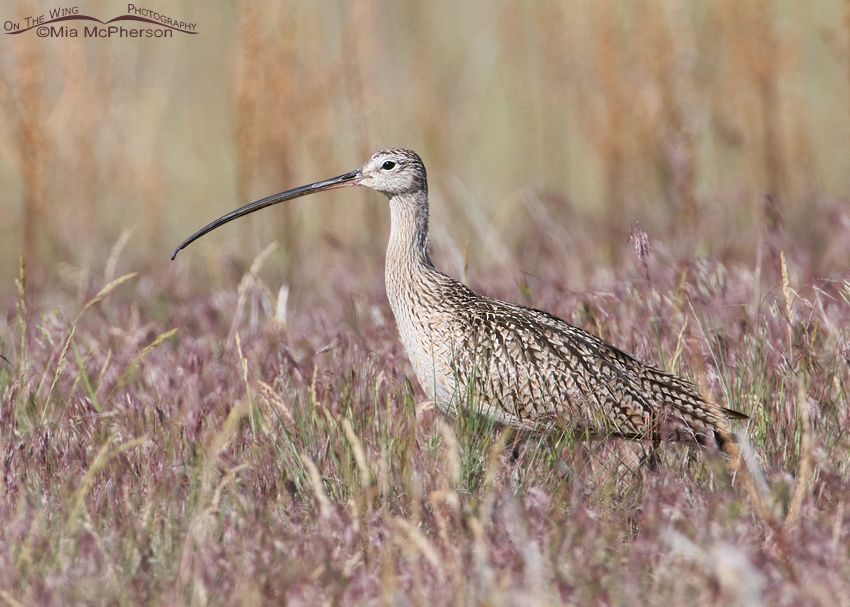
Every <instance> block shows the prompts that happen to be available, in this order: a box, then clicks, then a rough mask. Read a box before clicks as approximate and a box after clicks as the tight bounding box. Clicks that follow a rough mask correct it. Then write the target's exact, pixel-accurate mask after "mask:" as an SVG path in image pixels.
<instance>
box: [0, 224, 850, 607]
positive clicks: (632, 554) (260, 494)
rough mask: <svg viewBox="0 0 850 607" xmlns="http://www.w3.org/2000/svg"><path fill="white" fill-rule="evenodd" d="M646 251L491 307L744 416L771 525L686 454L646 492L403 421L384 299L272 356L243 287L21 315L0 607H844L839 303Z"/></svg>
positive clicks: (624, 452) (631, 474) (664, 456)
mask: <svg viewBox="0 0 850 607" xmlns="http://www.w3.org/2000/svg"><path fill="white" fill-rule="evenodd" d="M587 221H590V222H592V221H593V220H592V219H588V220H587ZM824 229H825V230H827V229H829V228H827V227H824ZM832 229H833V233H835V231H836V230H840V229H842V228H841V227H840V226H839V227H834V228H832ZM579 232H582V230H579ZM647 238H648V237H647ZM543 240H544V242H543V243H542V244H540V249H539V250H538V254H537V257H536V259H535V260H534V263H535V264H539V266H540V267H546V265H547V263H548V264H551V263H552V260H548V261H547V255H552V254H553V251H551V250H548V247H547V244H546V242H545V239H543ZM553 242H554V241H553ZM651 245H652V247H651V248H650V249H644V250H642V251H638V252H639V253H640V255H635V254H629V253H626V255H625V257H624V259H623V261H622V263H621V276H620V280H618V281H617V283H616V284H613V285H610V289H611V290H610V291H607V292H606V291H603V290H596V291H593V292H589V293H585V294H577V293H574V294H569V295H567V296H564V294H563V293H562V292H560V290H559V289H558V288H557V286H556V285H552V284H550V283H547V282H546V281H542V280H536V279H531V280H529V279H528V278H526V277H522V278H520V279H519V280H518V281H517V282H516V283H514V284H513V285H512V284H511V282H512V278H511V276H514V277H516V276H520V277H521V276H522V275H521V274H519V273H517V268H515V267H514V268H506V269H505V270H506V271H504V272H501V273H500V275H501V276H502V277H504V278H503V279H502V280H496V281H495V282H494V283H493V284H490V285H488V287H489V289H490V291H491V292H495V294H497V295H502V296H506V297H509V296H510V294H511V291H513V292H514V294H515V295H514V296H515V297H520V296H523V297H526V298H527V299H529V303H532V304H533V305H541V306H544V307H546V306H548V305H550V304H551V303H552V302H556V303H555V304H554V305H553V306H552V309H553V311H556V312H558V313H560V314H561V315H562V316H565V317H568V318H570V319H572V320H573V321H574V322H578V323H580V324H583V325H584V326H586V327H588V328H589V329H591V330H598V329H601V333H603V334H605V335H606V336H608V337H609V338H612V339H614V341H616V342H617V343H618V344H619V345H621V346H622V347H624V348H627V349H632V350H634V351H637V352H639V353H640V354H641V356H643V357H644V358H647V359H657V357H656V355H655V354H654V353H655V352H666V353H668V354H667V356H666V357H665V358H666V360H667V361H668V364H670V363H673V360H675V365H674V366H675V368H673V369H672V370H674V371H677V372H680V373H684V374H686V375H688V376H690V377H692V378H693V379H695V381H697V382H698V383H699V385H700V386H701V389H703V390H704V391H706V392H711V393H713V394H715V395H716V396H718V397H719V398H721V400H722V401H723V402H724V403H725V404H726V405H727V406H730V407H732V408H736V409H739V410H741V411H744V412H747V413H748V414H750V415H751V419H750V421H749V422H747V423H744V424H742V425H741V426H740V427H739V430H740V432H741V433H742V435H743V436H745V437H746V438H747V442H746V445H748V447H749V448H750V449H751V450H752V452H753V457H752V458H751V461H750V469H751V470H752V472H753V475H754V478H755V480H756V483H755V487H756V489H755V491H756V494H757V495H759V499H762V500H763V501H764V504H765V509H764V511H760V510H759V509H758V508H757V507H756V506H755V505H754V503H753V494H749V493H748V492H747V491H745V487H744V483H743V482H742V478H743V477H739V478H733V477H732V476H731V475H730V473H729V470H728V468H727V463H726V460H724V459H723V458H722V457H718V456H716V455H714V456H712V455H711V454H710V453H706V452H702V451H700V450H698V449H693V448H688V447H684V446H681V445H672V444H671V445H663V446H662V449H661V451H660V465H659V466H657V467H656V468H651V467H649V466H647V465H646V464H641V459H642V458H643V457H644V456H645V452H646V449H647V447H648V446H646V445H641V444H638V443H629V442H625V441H596V442H586V441H583V440H579V439H577V438H576V437H571V436H560V437H559V436H551V437H532V438H530V439H528V440H526V441H524V442H519V443H515V442H514V441H513V437H512V436H511V435H509V434H506V433H503V432H501V431H500V429H499V428H497V427H495V426H494V424H493V423H492V422H490V421H488V420H487V419H486V418H483V417H481V416H480V415H477V414H476V413H475V412H474V411H473V410H469V409H468V408H464V407H462V408H461V411H460V413H459V415H458V417H456V418H446V417H443V416H442V415H441V414H439V413H437V412H435V411H434V410H433V409H432V408H431V407H429V406H423V403H422V399H423V395H422V392H421V390H420V388H418V387H417V386H416V384H415V380H414V379H413V377H412V374H411V371H410V368H409V366H408V363H407V362H406V361H405V359H404V355H403V352H402V349H401V347H400V345H399V343H398V341H397V338H396V335H395V329H394V325H393V323H392V322H391V318H390V313H389V310H388V306H387V304H386V302H385V300H384V297H383V295H382V293H381V286H380V283H379V282H378V284H374V285H372V284H367V285H365V286H364V289H363V291H362V292H354V293H352V294H351V296H350V298H349V299H348V300H347V301H346V300H345V299H343V298H338V299H336V300H334V299H331V298H329V299H328V300H327V302H326V303H325V304H323V305H322V306H321V307H314V306H309V307H307V308H304V309H297V310H290V311H289V313H288V314H287V318H286V320H288V323H287V325H286V326H284V325H281V324H280V322H277V321H275V318H274V315H275V314H276V311H275V306H274V305H271V304H272V302H270V301H268V299H269V296H270V292H271V291H270V289H268V288H267V287H265V285H264V284H263V281H262V279H261V278H259V277H258V273H259V267H258V265H259V264H257V265H255V267H254V268H253V272H252V273H249V274H247V275H246V278H245V280H244V281H243V283H242V284H243V286H242V287H241V288H240V289H238V293H237V290H236V284H235V283H234V284H233V285H232V286H231V288H230V289H223V290H220V289H213V290H208V289H207V288H205V287H204V286H203V285H201V284H196V283H195V282H194V281H193V280H192V279H189V284H180V285H178V284H176V283H177V281H178V280H179V281H182V280H184V277H185V274H184V273H183V272H182V271H178V272H176V273H174V274H160V275H159V276H136V275H132V274H128V275H123V276H121V277H119V278H117V279H112V280H111V281H109V282H106V280H105V278H103V279H102V284H103V286H101V287H100V288H97V286H95V287H94V288H92V289H91V291H89V290H88V289H84V290H83V291H82V293H83V297H82V298H79V297H78V296H77V294H78V293H79V290H78V289H65V290H63V289H58V290H57V289H48V290H44V291H40V292H33V291H31V290H29V288H27V287H26V286H25V285H24V286H23V290H22V293H23V296H22V297H21V298H20V299H19V301H17V302H10V304H9V306H8V307H7V311H6V313H5V315H4V316H3V323H4V324H3V331H2V342H0V347H2V353H3V355H4V357H5V360H0V390H2V394H3V401H2V419H3V424H2V445H3V449H4V453H3V484H2V496H0V519H2V520H3V521H4V522H3V524H2V525H0V588H2V589H3V594H2V598H3V600H5V601H6V602H7V603H9V604H27V605H35V604H66V603H71V602H77V603H94V604H110V603H120V604H139V603H148V604H152V603H163V602H169V603H186V604H259V603H266V602H272V601H273V602H287V603H296V604H297V603H307V604H316V603H323V604H327V603H329V604H374V603H393V604H397V603H400V604H424V603H434V604H445V605H454V604H562V603H566V604H663V603H673V602H675V603H677V604H681V603H696V602H699V603H703V604H719V603H721V602H722V603H724V604H725V603H731V604H740V605H745V604H746V605H753V604H840V597H842V596H850V592H848V590H850V588H848V582H847V580H848V579H850V551H848V548H847V546H848V545H850V542H848V536H850V529H848V524H847V521H846V519H847V518H848V516H847V508H846V504H847V503H848V497H850V482H848V478H849V477H848V464H849V463H850V462H848V459H847V453H848V447H850V445H848V436H847V431H848V422H847V420H848V408H847V407H848V405H847V396H846V385H847V381H848V362H847V353H846V350H847V344H846V340H847V331H846V327H847V326H850V305H848V301H847V300H848V298H850V295H848V294H849V293H850V283H848V282H847V280H846V279H843V278H841V277H840V276H839V275H835V276H836V278H834V279H831V280H812V281H810V282H809V283H808V284H800V285H798V284H795V283H793V282H791V281H790V279H788V284H787V288H786V289H784V290H783V285H782V280H781V277H782V272H781V267H780V268H779V271H778V272H776V274H777V275H778V276H777V278H779V283H778V284H777V285H776V286H775V288H773V289H770V290H766V291H765V292H764V293H760V292H759V287H758V286H757V285H755V284H754V283H753V281H752V270H751V268H749V267H747V266H746V265H745V264H741V263H738V262H735V261H734V260H733V261H731V262H730V263H729V265H728V266H727V265H724V264H723V262H722V261H721V260H719V259H709V258H703V259H693V260H690V261H686V262H684V263H683V264H682V263H680V264H678V265H675V264H672V263H671V259H670V258H669V256H668V255H667V254H666V253H665V249H666V248H667V246H670V247H676V246H680V245H681V243H676V242H670V243H666V245H665V243H662V242H651ZM555 253H557V249H555ZM783 260H784V257H783ZM578 261H580V262H582V263H583V262H585V261H586V262H588V263H589V261H590V260H578ZM176 263H177V264H180V263H186V262H185V261H179V262H176ZM372 263H374V264H376V265H377V264H379V263H380V260H379V259H374V260H373V261H372ZM111 265H112V266H113V267H114V266H115V263H113V264H111ZM119 265H120V264H119ZM788 265H790V267H791V271H790V272H786V273H785V275H786V276H788V275H789V274H790V275H792V276H793V275H794V274H795V272H796V273H799V268H798V267H797V266H795V265H794V262H793V257H790V256H789V259H788ZM795 268H796V269H795ZM827 270H828V268H827ZM335 271H336V272H340V273H344V272H347V271H353V269H350V268H337V269H336V270H335ZM24 278H25V274H23V273H22V277H21V280H20V282H21V284H22V285H23V283H24V281H23V279H24ZM110 278H111V277H110ZM350 280H355V279H354V278H353V277H352V278H350ZM93 282H95V283H96V281H93ZM145 282H147V283H148V284H147V285H145ZM763 283H764V284H768V283H767V282H766V281H763ZM530 285H533V286H530ZM141 289H148V290H149V292H154V293H155V295H153V296H151V297H146V298H142V297H140V296H139V292H140V290H141ZM786 296H787V297H788V298H789V299H787V300H786ZM240 300H241V301H240ZM752 302H755V303H754V304H753V303H752ZM751 304H752V305H751ZM251 310H253V311H254V312H250V311H251ZM246 311H248V312H247V313H246ZM338 319H341V320H338ZM686 319H687V324H686ZM278 320H280V319H278ZM231 332H232V334H233V337H232V338H231V337H230V334H231ZM672 353H676V355H675V356H674V355H673V354H672ZM803 396H805V397H806V398H807V399H808V405H809V408H810V411H811V413H810V415H811V432H810V435H809V436H810V438H811V440H812V441H813V442H812V449H811V471H810V472H806V471H805V469H803V470H802V472H801V468H802V466H801V461H803V459H804V458H805V457H806V452H807V451H806V449H805V448H803V446H802V443H803V441H804V436H806V434H805V432H804V424H803V422H802V420H801V412H802V411H804V410H805V409H804V407H801V406H800V402H799V399H800V398H802V397H803ZM801 474H802V475H803V476H801ZM800 483H804V490H803V491H802V494H801V495H802V501H801V503H800V505H799V513H797V514H795V515H793V516H794V517H795V518H794V520H792V521H790V523H789V522H788V517H789V516H791V515H789V512H790V511H791V510H792V509H793V505H792V502H793V501H794V495H795V490H796V487H797V485H798V484H800ZM834 601H838V603H835V602H834Z"/></svg>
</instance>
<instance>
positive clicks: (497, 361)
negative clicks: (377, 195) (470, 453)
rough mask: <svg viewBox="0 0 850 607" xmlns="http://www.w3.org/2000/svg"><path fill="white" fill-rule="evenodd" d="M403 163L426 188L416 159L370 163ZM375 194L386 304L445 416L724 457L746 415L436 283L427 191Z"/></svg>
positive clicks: (587, 339)
mask: <svg viewBox="0 0 850 607" xmlns="http://www.w3.org/2000/svg"><path fill="white" fill-rule="evenodd" d="M400 154H404V155H405V156H404V158H405V159H406V160H405V162H406V163H407V164H411V165H414V166H416V169H417V171H416V173H417V174H418V175H421V181H422V182H423V183H424V181H425V178H424V175H425V171H424V167H423V166H422V165H421V160H419V157H418V156H416V155H415V154H414V153H413V152H410V151H409V150H398V149H396V150H385V151H384V152H379V153H378V154H376V155H375V156H374V157H373V159H372V160H370V163H373V161H374V163H375V164H377V165H380V164H381V163H382V162H385V158H393V159H395V160H398V158H399V155H400ZM370 163H367V165H365V166H364V169H363V170H364V174H365V173H366V170H367V168H368V167H369V166H370ZM364 185H370V184H364ZM372 187H375V186H374V185H373V186H372ZM375 189H378V190H379V191H383V192H384V193H386V194H387V196H388V197H389V198H390V208H391V211H392V231H391V235H390V241H389V245H388V248H387V264H386V287H387V296H388V298H389V301H390V305H391V307H392V310H393V313H394V315H395V317H396V321H397V324H398V328H399V333H400V336H401V341H402V343H403V345H404V348H405V350H406V352H407V354H408V357H409V358H410V361H411V363H412V365H413V368H414V371H415V373H416V376H417V379H418V380H419V383H420V384H421V385H422V387H423V389H424V390H425V392H426V394H427V395H428V397H429V398H430V399H431V400H433V402H434V403H435V405H436V406H437V407H438V408H439V409H440V410H442V411H444V412H446V413H450V414H451V413H454V412H455V411H456V408H457V407H458V406H461V405H463V404H467V405H469V404H471V405H473V406H476V407H478V408H479V410H480V411H481V412H482V413H483V414H485V415H488V416H490V417H492V418H493V419H495V420H496V421H498V422H500V423H502V424H505V425H509V426H514V427H516V428H520V429H524V430H531V431H552V430H558V429H561V430H573V431H575V432H578V433H584V434H587V435H589V436H596V437H609V436H618V437H626V438H653V439H671V440H682V441H698V442H701V443H702V442H706V441H710V440H714V441H716V442H717V444H718V445H720V446H722V445H723V444H724V443H725V442H726V441H727V440H728V438H729V437H730V436H731V427H730V423H729V415H734V416H738V415H740V414H736V413H735V412H732V411H728V410H726V409H723V408H722V407H720V406H718V405H716V404H714V403H712V402H709V401H707V400H705V399H703V398H702V397H701V396H700V395H699V394H698V393H697V391H696V389H695V387H694V386H693V385H692V384H691V383H689V382H687V381H685V380H683V379H680V378H678V377H676V376H674V375H671V374H669V373H666V372H664V371H662V370H660V369H658V368H656V367H654V366H652V365H648V364H645V363H643V362H641V361H639V360H637V359H636V358H634V357H633V356H631V355H629V354H627V353H625V352H622V351H621V350H619V349H617V348H615V347H614V346H612V345H610V344H608V343H606V342H604V341H603V340H601V339H600V338H598V337H596V336H594V335H592V334H590V333H588V332H587V331H584V330H582V329H580V328H578V327H575V326H573V325H570V324H569V323H567V322H565V321H563V320H561V319H559V318H556V317H555V316H552V315H551V314H547V313H546V312H542V311H539V310H534V309H531V308H527V307H524V306H519V305H515V304H510V303H506V302H502V301H498V300H495V299H492V298H490V297H486V296H483V295H479V294H477V293H475V292H474V291H472V290H470V289H469V288H467V287H466V286H465V285H463V284H462V283H460V282H458V281H456V280H454V279H452V278H450V277H448V276H446V275H445V274H443V273H441V272H439V271H438V270H437V269H436V268H434V265H433V264H432V263H431V260H430V258H429V256H428V251H427V232H428V198H427V189H425V188H419V189H416V188H412V189H411V188H407V189H406V190H405V191H393V190H392V188H390V187H386V186H385V187H383V188H379V187H375Z"/></svg>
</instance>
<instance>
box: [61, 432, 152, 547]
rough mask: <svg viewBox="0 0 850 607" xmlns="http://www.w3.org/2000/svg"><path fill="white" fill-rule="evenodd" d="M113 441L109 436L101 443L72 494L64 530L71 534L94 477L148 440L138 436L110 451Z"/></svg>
mask: <svg viewBox="0 0 850 607" xmlns="http://www.w3.org/2000/svg"><path fill="white" fill-rule="evenodd" d="M114 440H115V436H114V435H113V436H110V437H108V438H107V439H106V441H105V442H104V443H103V446H102V447H101V448H100V451H98V453H97V456H96V457H95V458H94V462H92V465H91V466H90V467H89V469H88V472H86V475H85V476H84V477H83V482H82V483H81V484H80V487H79V489H77V491H76V493H75V494H74V500H73V501H74V506H73V508H72V509H71V513H70V515H69V516H68V520H67V522H66V525H65V528H66V529H67V530H68V531H69V532H71V533H73V532H74V531H75V530H76V526H77V522H78V519H79V517H80V512H81V511H82V509H83V502H84V500H85V498H86V495H88V492H89V489H91V485H92V482H93V481H94V476H95V474H97V473H98V472H99V471H100V470H101V469H102V468H103V467H104V466H106V464H108V463H109V462H110V461H112V460H113V459H114V458H115V457H117V456H119V455H121V454H122V453H124V452H125V451H129V450H130V449H134V448H135V447H138V446H139V445H141V444H142V443H144V442H145V441H146V440H148V437H147V436H140V437H139V438H134V439H133V440H131V441H128V442H126V443H123V444H122V445H121V446H120V447H117V448H115V449H112V450H110V447H111V446H112V441H114Z"/></svg>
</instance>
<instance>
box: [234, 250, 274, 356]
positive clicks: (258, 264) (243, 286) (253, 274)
mask: <svg viewBox="0 0 850 607" xmlns="http://www.w3.org/2000/svg"><path fill="white" fill-rule="evenodd" d="M278 246H279V245H278V244H277V241H275V242H273V243H271V244H270V245H269V246H267V247H266V248H265V249H263V250H262V251H261V252H260V253H259V254H258V255H257V256H256V257H255V258H254V261H253V262H251V268H250V269H249V270H248V272H247V273H246V274H245V275H244V276H243V277H242V280H241V282H240V283H239V295H238V297H237V300H236V312H235V313H234V314H233V322H232V323H231V325H230V332H229V333H228V334H227V343H228V344H229V343H231V342H233V339H234V336H235V335H236V330H237V328H238V327H239V319H240V318H242V312H243V311H244V309H245V302H246V301H247V299H248V287H250V286H251V283H252V282H253V283H255V284H258V285H261V283H260V281H259V279H258V278H257V274H259V273H260V270H261V269H262V267H263V264H264V263H265V262H266V259H268V257H269V255H271V254H272V253H274V252H275V249H277V247H278ZM265 290H266V291H267V292H268V289H265ZM269 301H272V299H271V296H270V295H269Z"/></svg>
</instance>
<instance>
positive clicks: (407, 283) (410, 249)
mask: <svg viewBox="0 0 850 607" xmlns="http://www.w3.org/2000/svg"><path fill="white" fill-rule="evenodd" d="M390 210H391V213H392V228H391V231H390V241H389V245H388V246H387V266H386V282H387V295H388V296H389V298H390V303H391V304H392V305H393V308H394V309H395V307H396V304H397V303H398V298H399V297H401V296H402V293H403V292H407V291H409V290H410V288H411V287H412V286H415V285H416V284H419V283H421V281H420V280H417V278H422V277H423V276H425V275H427V274H428V273H429V272H433V271H434V264H432V263H431V259H430V258H429V257H428V195H427V194H426V193H425V192H416V193H413V194H399V195H396V196H393V197H391V198H390Z"/></svg>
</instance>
